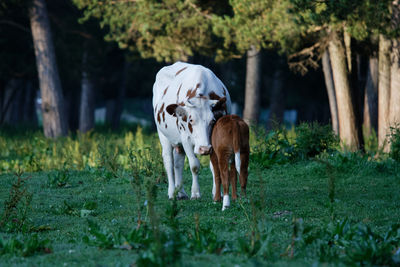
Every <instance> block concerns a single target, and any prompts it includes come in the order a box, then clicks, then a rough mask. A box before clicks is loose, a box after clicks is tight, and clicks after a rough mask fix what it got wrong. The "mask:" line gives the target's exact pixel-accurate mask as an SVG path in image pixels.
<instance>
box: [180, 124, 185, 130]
mask: <svg viewBox="0 0 400 267" xmlns="http://www.w3.org/2000/svg"><path fill="white" fill-rule="evenodd" d="M181 126H182V128H183V130H184V131H186V128H185V125H183V124H182V123H181Z"/></svg>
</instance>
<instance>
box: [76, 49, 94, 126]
mask: <svg viewBox="0 0 400 267" xmlns="http://www.w3.org/2000/svg"><path fill="white" fill-rule="evenodd" d="M81 87H82V91H81V103H80V109H79V110H80V113H79V131H80V132H82V133H86V132H87V131H89V130H91V129H93V128H94V91H93V84H92V82H91V79H90V78H89V77H88V72H87V52H86V51H85V52H84V53H83V59H82V81H81Z"/></svg>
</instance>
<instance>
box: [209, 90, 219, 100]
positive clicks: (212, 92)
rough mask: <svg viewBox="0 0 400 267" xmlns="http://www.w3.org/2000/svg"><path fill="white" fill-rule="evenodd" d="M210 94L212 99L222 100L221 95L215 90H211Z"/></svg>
mask: <svg viewBox="0 0 400 267" xmlns="http://www.w3.org/2000/svg"><path fill="white" fill-rule="evenodd" d="M208 96H209V97H210V99H211V100H220V99H221V97H220V96H219V95H217V94H216V93H215V92H214V91H211V92H210V93H209V94H208Z"/></svg>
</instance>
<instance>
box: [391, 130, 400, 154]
mask: <svg viewBox="0 0 400 267" xmlns="http://www.w3.org/2000/svg"><path fill="white" fill-rule="evenodd" d="M389 143H390V153H389V155H390V157H391V158H392V159H394V160H395V161H398V162H400V127H399V125H397V126H396V127H390V141H389Z"/></svg>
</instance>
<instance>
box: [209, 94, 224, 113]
mask: <svg viewBox="0 0 400 267" xmlns="http://www.w3.org/2000/svg"><path fill="white" fill-rule="evenodd" d="M214 101H217V100H214ZM225 103H226V97H222V98H220V99H219V100H218V101H217V103H216V104H215V105H214V106H212V105H211V106H212V111H219V110H226V104H225Z"/></svg>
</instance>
